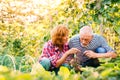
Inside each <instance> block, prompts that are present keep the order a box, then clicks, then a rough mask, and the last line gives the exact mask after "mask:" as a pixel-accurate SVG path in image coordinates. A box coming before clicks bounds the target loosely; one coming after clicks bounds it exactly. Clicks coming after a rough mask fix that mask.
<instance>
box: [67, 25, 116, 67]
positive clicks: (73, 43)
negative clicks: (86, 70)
mask: <svg viewBox="0 0 120 80" xmlns="http://www.w3.org/2000/svg"><path fill="white" fill-rule="evenodd" d="M69 47H70V48H77V49H79V50H80V51H81V52H79V53H78V54H76V56H77V59H78V61H79V64H80V65H82V66H83V67H85V66H93V67H97V66H99V65H100V63H99V60H98V58H116V56H117V55H116V54H115V51H114V50H113V49H112V48H111V47H110V46H109V45H108V43H107V42H106V40H105V38H104V37H102V36H101V35H98V34H95V33H93V30H92V28H91V27H90V26H84V27H82V28H81V29H80V32H79V34H78V35H75V36H73V37H72V38H71V39H70V40H69Z"/></svg>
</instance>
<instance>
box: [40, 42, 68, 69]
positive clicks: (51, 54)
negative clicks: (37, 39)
mask: <svg viewBox="0 0 120 80" xmlns="http://www.w3.org/2000/svg"><path fill="white" fill-rule="evenodd" d="M68 49H69V47H68V43H66V44H65V45H64V46H63V50H62V51H60V50H59V48H58V47H57V46H54V45H53V43H52V41H51V40H50V41H48V42H47V43H45V45H44V47H43V51H42V54H41V57H40V60H41V59H42V58H43V57H46V58H49V59H50V61H51V64H52V66H53V67H56V62H57V60H59V59H60V58H61V57H62V55H63V54H64V53H65V52H66V51H67V50H68Z"/></svg>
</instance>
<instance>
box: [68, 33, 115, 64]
mask: <svg viewBox="0 0 120 80" xmlns="http://www.w3.org/2000/svg"><path fill="white" fill-rule="evenodd" d="M69 47H70V48H73V47H74V48H78V49H79V50H80V51H81V52H80V53H78V54H77V56H78V57H79V60H80V62H81V63H82V62H85V61H87V60H89V58H88V57H87V56H85V55H84V54H83V53H84V51H86V50H92V51H95V49H96V48H98V47H103V48H105V49H106V51H107V52H111V51H114V50H113V49H112V48H111V47H110V46H109V45H108V44H107V42H106V40H105V38H104V37H102V36H100V35H97V34H94V35H93V39H92V40H91V42H90V43H89V45H87V47H82V45H81V43H80V36H79V35H75V36H73V37H72V38H71V39H70V41H69Z"/></svg>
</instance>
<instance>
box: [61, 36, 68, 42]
mask: <svg viewBox="0 0 120 80" xmlns="http://www.w3.org/2000/svg"><path fill="white" fill-rule="evenodd" d="M62 41H63V43H64V44H65V43H66V42H67V41H68V35H66V36H63V38H62Z"/></svg>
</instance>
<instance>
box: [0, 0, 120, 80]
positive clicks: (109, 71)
mask: <svg viewBox="0 0 120 80" xmlns="http://www.w3.org/2000/svg"><path fill="white" fill-rule="evenodd" d="M23 4H24V5H23ZM21 5H22V6H21ZM31 5H32V6H31ZM52 5H53V4H52ZM52 5H42V4H38V3H35V1H32V0H25V1H21V0H15V1H14V0H4V1H1V3H0V7H1V8H0V11H1V13H0V16H1V17H0V54H1V55H5V54H10V55H12V56H15V58H14V59H15V66H16V69H17V70H19V69H20V68H21V72H25V73H21V72H19V71H17V72H14V71H12V70H9V69H8V68H6V67H3V66H0V80H21V79H22V80H48V79H51V80H73V79H75V80H119V79H120V64H119V63H120V58H119V57H118V58H116V59H112V60H111V59H108V60H103V59H102V60H101V61H102V63H104V64H101V66H100V67H98V68H91V67H85V68H81V70H83V72H82V73H75V71H74V70H71V71H69V70H68V69H67V68H65V67H61V69H60V71H59V75H58V76H56V75H55V73H54V72H51V73H50V72H47V71H45V70H43V69H42V68H41V67H40V68H39V69H36V66H35V68H34V69H32V65H33V63H34V62H32V61H31V59H28V58H27V59H23V58H22V57H23V56H25V55H27V54H29V55H31V56H33V57H36V60H37V59H38V56H39V55H40V54H41V52H42V47H43V44H44V43H45V42H46V41H48V40H49V39H50V31H51V29H52V28H53V27H54V26H57V25H58V24H65V25H66V26H68V28H69V29H70V31H71V32H70V37H72V36H73V35H75V34H77V33H79V29H80V28H81V27H82V26H84V25H90V26H92V28H93V30H94V32H96V33H99V34H101V35H103V36H104V37H105V38H106V39H107V41H108V44H110V46H112V47H113V48H114V49H115V50H116V53H118V55H119V53H120V1H119V0H61V2H60V3H59V4H58V5H56V6H55V7H52ZM46 11H48V13H44V12H46ZM43 14H44V15H43ZM2 58H3V56H2V57H1V56H0V63H1V64H2V60H3V59H2ZM20 63H21V65H22V66H21V67H20ZM3 65H5V66H8V67H9V68H10V69H12V68H13V65H14V63H13V62H12V60H11V58H9V57H8V58H6V59H5V60H4V64H3ZM35 65H36V64H35ZM31 71H32V72H34V74H31V73H26V72H31ZM8 78H9V79H8Z"/></svg>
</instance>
